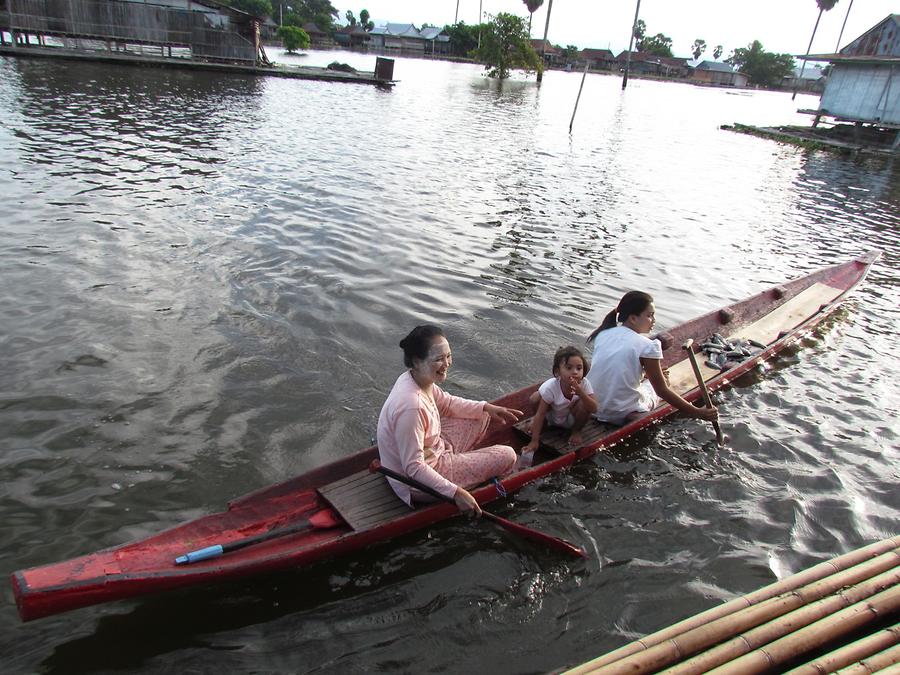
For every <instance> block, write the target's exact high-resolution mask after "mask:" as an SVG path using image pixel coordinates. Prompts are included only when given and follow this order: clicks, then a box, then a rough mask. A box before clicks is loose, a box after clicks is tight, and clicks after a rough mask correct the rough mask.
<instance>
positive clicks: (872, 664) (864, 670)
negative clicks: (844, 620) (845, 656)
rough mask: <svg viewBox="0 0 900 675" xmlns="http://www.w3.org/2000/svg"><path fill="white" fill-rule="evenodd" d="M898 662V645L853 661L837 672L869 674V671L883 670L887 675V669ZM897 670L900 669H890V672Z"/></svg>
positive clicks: (843, 674)
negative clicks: (858, 660) (850, 664)
mask: <svg viewBox="0 0 900 675" xmlns="http://www.w3.org/2000/svg"><path fill="white" fill-rule="evenodd" d="M898 663H900V645H896V646H894V647H891V648H889V649H885V650H884V651H883V652H878V653H877V654H874V655H873V656H870V657H868V658H866V659H863V660H862V661H860V662H859V663H854V664H853V665H852V666H849V667H847V668H842V669H841V670H839V671H838V672H839V673H840V674H841V675H869V673H877V672H884V674H885V675H887V673H888V671H887V669H888V668H890V667H891V666H895V665H897V664H898ZM898 670H900V669H897V670H893V669H892V670H891V671H890V672H892V673H896V672H898Z"/></svg>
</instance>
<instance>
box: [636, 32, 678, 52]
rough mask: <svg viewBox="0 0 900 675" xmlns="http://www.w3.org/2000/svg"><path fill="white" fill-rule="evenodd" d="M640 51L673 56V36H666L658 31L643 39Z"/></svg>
mask: <svg viewBox="0 0 900 675" xmlns="http://www.w3.org/2000/svg"><path fill="white" fill-rule="evenodd" d="M640 51H642V52H645V53H647V54H653V55H654V56H669V57H671V56H672V38H670V37H666V36H665V35H663V34H662V33H657V34H656V35H654V36H653V37H645V38H644V39H643V40H641V49H640Z"/></svg>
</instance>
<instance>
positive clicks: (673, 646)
mask: <svg viewBox="0 0 900 675" xmlns="http://www.w3.org/2000/svg"><path fill="white" fill-rule="evenodd" d="M898 620H900V535H895V536H893V537H891V538H889V539H885V540H883V541H879V542H876V543H874V544H870V545H869V546H866V547H864V548H860V549H857V550H855V551H851V552H850V553H846V554H844V555H841V556H838V557H836V558H833V559H832V560H829V561H826V562H822V563H819V564H818V565H816V566H814V567H811V568H809V569H807V570H804V571H802V572H799V573H798V574H795V575H793V576H791V577H788V578H786V579H782V580H781V581H778V582H775V583H773V584H771V585H769V586H766V587H764V588H761V589H759V590H757V591H754V592H753V593H750V594H748V595H744V596H742V597H740V598H735V599H734V600H731V601H729V602H726V603H724V604H722V605H719V606H718V607H713V608H711V609H708V610H706V611H705V612H701V613H700V614H697V615H695V616H693V617H691V618H689V619H686V620H685V621H682V622H680V623H677V624H675V625H673V626H670V627H669V628H665V629H663V630H660V631H658V632H656V633H653V634H652V635H648V636H646V637H644V638H642V639H640V640H635V641H634V642H632V643H630V644H628V645H625V646H624V647H621V648H619V649H616V650H615V651H612V652H610V653H608V654H606V655H604V656H601V657H599V658H597V659H594V660H592V661H588V662H587V663H584V664H582V665H580V666H577V667H575V668H573V669H571V670H568V671H566V672H565V675H586V674H587V673H592V674H596V675H600V674H602V675H609V674H612V673H633V674H636V673H658V672H665V673H672V674H673V675H674V674H678V675H684V674H687V673H709V672H714V673H721V674H733V673H766V672H789V673H792V674H796V675H817V674H819V673H831V672H837V671H840V672H841V673H874V672H878V671H879V670H883V669H886V668H890V669H891V671H892V672H900V666H898V664H900V623H898ZM891 666H894V668H891Z"/></svg>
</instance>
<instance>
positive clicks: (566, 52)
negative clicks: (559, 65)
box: [562, 45, 581, 63]
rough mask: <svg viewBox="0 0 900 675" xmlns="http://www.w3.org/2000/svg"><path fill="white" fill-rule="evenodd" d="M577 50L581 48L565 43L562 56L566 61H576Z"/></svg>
mask: <svg viewBox="0 0 900 675" xmlns="http://www.w3.org/2000/svg"><path fill="white" fill-rule="evenodd" d="M579 51H581V50H580V49H578V47H577V46H575V45H566V48H565V49H563V50H562V53H563V58H564V59H565V60H566V63H573V62H574V61H577V60H578V52H579Z"/></svg>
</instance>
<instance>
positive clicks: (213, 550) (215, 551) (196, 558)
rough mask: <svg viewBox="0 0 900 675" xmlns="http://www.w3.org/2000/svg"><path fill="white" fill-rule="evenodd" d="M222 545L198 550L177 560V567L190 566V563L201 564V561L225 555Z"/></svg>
mask: <svg viewBox="0 0 900 675" xmlns="http://www.w3.org/2000/svg"><path fill="white" fill-rule="evenodd" d="M224 552H225V551H224V549H223V548H222V545H221V544H216V545H215V546H207V547H206V548H201V549H197V550H196V551H191V552H190V553H186V554H184V555H180V556H178V557H177V558H175V564H176V565H189V564H190V563H195V562H200V561H201V560H209V559H210V558H215V557H216V556H220V555H222V554H223V553H224Z"/></svg>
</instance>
